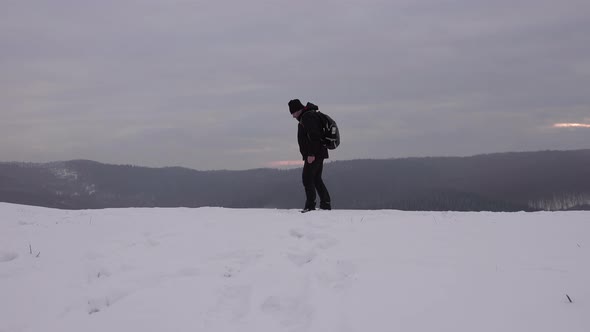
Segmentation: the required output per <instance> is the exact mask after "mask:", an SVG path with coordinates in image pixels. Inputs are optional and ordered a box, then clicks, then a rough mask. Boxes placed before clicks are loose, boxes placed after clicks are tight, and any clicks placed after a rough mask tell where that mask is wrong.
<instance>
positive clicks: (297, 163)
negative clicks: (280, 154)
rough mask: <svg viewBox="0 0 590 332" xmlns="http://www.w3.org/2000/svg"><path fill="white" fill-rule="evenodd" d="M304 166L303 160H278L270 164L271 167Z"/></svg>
mask: <svg viewBox="0 0 590 332" xmlns="http://www.w3.org/2000/svg"><path fill="white" fill-rule="evenodd" d="M301 165H303V160H278V161H271V162H270V163H268V166H270V167H290V166H301Z"/></svg>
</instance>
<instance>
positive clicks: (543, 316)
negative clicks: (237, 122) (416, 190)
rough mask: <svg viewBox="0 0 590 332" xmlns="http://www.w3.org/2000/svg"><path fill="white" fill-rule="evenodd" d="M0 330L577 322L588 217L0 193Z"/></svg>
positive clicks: (560, 326)
mask: <svg viewBox="0 0 590 332" xmlns="http://www.w3.org/2000/svg"><path fill="white" fill-rule="evenodd" d="M566 294H567V295H569V296H570V298H571V299H572V300H573V302H572V303H570V302H569V300H568V299H567V297H566ZM0 331H1V332H20V331H44V332H45V331H60V332H79V331H85V332H90V331H101V332H104V331H142V332H148V331H158V332H161V331H256V332H266V331H269V332H270V331H272V332H279V331H318V332H319V331H321V332H329V331H335V332H336V331H338V332H348V331H405V332H407V331H453V332H463V331H465V332H467V331H469V332H473V331H494V332H496V331H535V332H540V331H551V332H553V331H568V332H577V331H579V332H587V331H590V212H554V213H543V212H539V213H450V212H449V213H440V212H436V213H435V212H401V211H331V212H324V211H318V212H313V213H307V214H300V213H299V212H297V211H295V210H232V209H220V208H201V209H107V210H87V211H62V210H52V209H45V208H36V207H27V206H21V205H11V204H4V203H0Z"/></svg>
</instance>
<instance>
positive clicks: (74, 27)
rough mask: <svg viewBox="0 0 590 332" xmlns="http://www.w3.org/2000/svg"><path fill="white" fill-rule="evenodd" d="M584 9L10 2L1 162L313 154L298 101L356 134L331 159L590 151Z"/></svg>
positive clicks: (459, 0)
mask: <svg viewBox="0 0 590 332" xmlns="http://www.w3.org/2000/svg"><path fill="white" fill-rule="evenodd" d="M588 12H590V3H588V2H587V1H585V0H584V1H582V0H568V1H563V2H555V1H548V0H535V1H534V0H524V1H506V0H499V1H493V2H492V1H479V0H477V1H467V0H436V1H435V0H425V1H409V0H408V1H376V0H372V1H313V2H312V1H298V2H288V1H262V0H255V1H250V2H247V3H243V2H237V1H236V2H234V1H221V2H214V1H188V0H187V1H183V0H176V1H159V0H146V1H132V0H124V1H112V0H108V1H101V2H96V3H92V2H79V1H70V0H56V1H52V2H41V3H39V2H16V1H14V2H9V3H8V4H5V5H3V10H2V12H0V50H1V51H0V72H2V75H1V76H0V116H1V117H2V119H3V121H2V122H0V132H2V137H1V138H2V140H0V159H1V160H25V161H47V160H60V159H73V158H88V159H94V160H99V161H104V162H114V163H135V164H141V165H149V166H169V165H182V166H187V167H192V168H197V169H220V168H224V169H245V168H253V167H262V166H264V165H267V164H268V163H269V162H271V161H275V160H293V159H298V149H297V147H296V142H295V134H296V123H295V122H294V120H293V119H291V118H290V116H289V114H288V112H287V107H286V103H287V101H288V100H289V99H291V98H296V97H297V98H301V99H302V100H304V101H308V100H309V101H313V102H314V103H317V104H318V105H320V108H321V109H322V110H324V111H326V112H327V113H329V114H331V115H333V116H334V118H336V119H337V121H338V122H339V124H340V126H341V127H342V133H343V137H342V139H343V145H342V146H341V147H340V148H339V149H338V150H337V151H336V152H334V153H333V159H352V158H388V157H403V156H422V155H467V154H474V153H484V152H495V151H510V150H519V151H522V150H537V149H573V148H588V147H589V146H588V143H587V142H590V130H588V129H587V128H577V129H556V128H551V125H552V124H553V123H556V122H584V121H586V123H588V121H590V97H589V96H588V93H587V87H588V86H590V43H588V37H587V31H588V30H590V23H589V21H588V20H587V13H588Z"/></svg>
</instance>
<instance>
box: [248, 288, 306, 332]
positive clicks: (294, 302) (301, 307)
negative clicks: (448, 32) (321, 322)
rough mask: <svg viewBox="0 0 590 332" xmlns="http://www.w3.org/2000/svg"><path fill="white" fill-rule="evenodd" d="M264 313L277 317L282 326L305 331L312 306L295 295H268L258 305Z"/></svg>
mask: <svg viewBox="0 0 590 332" xmlns="http://www.w3.org/2000/svg"><path fill="white" fill-rule="evenodd" d="M260 310H261V311H262V312H264V313H265V314H268V315H271V316H272V317H273V318H275V319H277V320H278V321H279V322H280V324H281V325H282V326H285V327H287V328H290V329H291V328H292V329H293V330H297V331H299V330H302V331H306V330H308V329H309V327H310V326H311V323H312V320H313V314H314V311H313V308H312V307H311V306H310V305H309V304H308V303H306V302H305V301H304V300H303V299H301V298H297V297H280V296H270V297H268V298H267V299H266V300H265V301H264V302H263V303H262V305H261V306H260Z"/></svg>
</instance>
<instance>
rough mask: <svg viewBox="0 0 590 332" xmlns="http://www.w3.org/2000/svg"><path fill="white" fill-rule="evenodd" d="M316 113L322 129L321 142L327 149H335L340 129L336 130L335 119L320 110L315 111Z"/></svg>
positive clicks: (338, 141) (338, 143) (338, 140)
mask: <svg viewBox="0 0 590 332" xmlns="http://www.w3.org/2000/svg"><path fill="white" fill-rule="evenodd" d="M316 114H317V115H319V118H320V119H321V120H322V130H323V133H324V137H323V139H322V143H323V144H324V146H325V147H326V148H328V150H334V149H336V148H337V147H338V145H340V130H338V125H337V124H336V121H334V119H332V118H331V117H329V116H328V115H327V114H324V113H322V112H320V111H316Z"/></svg>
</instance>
